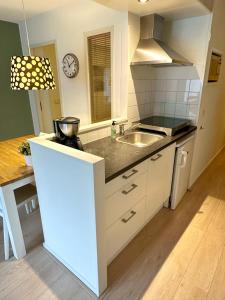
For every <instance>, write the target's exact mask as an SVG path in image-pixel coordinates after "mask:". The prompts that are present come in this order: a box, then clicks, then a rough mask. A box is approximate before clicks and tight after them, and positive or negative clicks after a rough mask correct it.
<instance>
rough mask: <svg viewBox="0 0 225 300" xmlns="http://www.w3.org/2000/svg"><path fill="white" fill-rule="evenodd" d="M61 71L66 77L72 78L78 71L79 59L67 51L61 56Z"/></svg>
mask: <svg viewBox="0 0 225 300" xmlns="http://www.w3.org/2000/svg"><path fill="white" fill-rule="evenodd" d="M62 63H63V72H64V74H65V75H66V77H68V78H74V77H76V76H77V75H78V73H79V60H78V58H77V57H76V55H75V54H73V53H67V54H66V55H65V56H64V57H63V61H62Z"/></svg>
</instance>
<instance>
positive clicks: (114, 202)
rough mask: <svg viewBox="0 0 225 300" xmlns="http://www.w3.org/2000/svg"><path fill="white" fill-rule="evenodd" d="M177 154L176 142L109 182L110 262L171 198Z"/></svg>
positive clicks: (106, 217)
mask: <svg viewBox="0 0 225 300" xmlns="http://www.w3.org/2000/svg"><path fill="white" fill-rule="evenodd" d="M174 155H175V144H172V145H171V146H169V147H167V148H165V149H163V150H162V151H160V152H159V153H157V154H156V155H154V156H152V157H151V158H149V159H146V160H145V161H144V162H142V163H141V164H139V165H137V166H136V167H135V168H132V169H131V170H129V171H128V172H126V173H124V174H123V175H121V176H120V177H117V178H115V179H114V180H112V181H110V182H109V183H108V184H106V212H105V228H106V240H107V241H106V253H107V261H108V263H110V262H111V261H112V260H113V259H114V258H115V256H116V255H118V254H119V252H120V251H121V250H122V249H123V248H124V247H125V246H126V245H127V244H128V243H129V241H130V240H131V239H132V238H133V237H134V236H135V235H136V234H137V233H138V232H139V231H140V230H141V229H142V227H143V226H144V225H145V224H146V223H147V222H148V221H149V220H150V219H151V218H152V217H153V216H154V215H155V214H156V213H157V212H158V210H159V209H160V208H161V207H163V204H164V203H165V202H166V201H167V200H168V198H169V196H170V191H171V184H172V175H173V165H174Z"/></svg>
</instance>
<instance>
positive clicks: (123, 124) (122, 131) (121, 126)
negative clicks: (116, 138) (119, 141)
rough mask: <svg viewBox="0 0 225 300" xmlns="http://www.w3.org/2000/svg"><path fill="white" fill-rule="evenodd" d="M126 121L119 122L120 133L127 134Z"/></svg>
mask: <svg viewBox="0 0 225 300" xmlns="http://www.w3.org/2000/svg"><path fill="white" fill-rule="evenodd" d="M124 126H125V123H122V124H119V135H124V134H125V128H124Z"/></svg>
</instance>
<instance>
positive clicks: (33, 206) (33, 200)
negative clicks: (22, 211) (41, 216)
mask: <svg viewBox="0 0 225 300" xmlns="http://www.w3.org/2000/svg"><path fill="white" fill-rule="evenodd" d="M36 201H37V200H36V198H34V199H32V200H31V205H32V209H36V207H37V205H36V203H37V202H36Z"/></svg>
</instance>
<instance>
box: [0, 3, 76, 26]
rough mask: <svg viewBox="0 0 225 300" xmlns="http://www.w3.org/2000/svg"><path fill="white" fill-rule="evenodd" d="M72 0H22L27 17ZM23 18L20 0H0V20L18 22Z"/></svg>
mask: <svg viewBox="0 0 225 300" xmlns="http://www.w3.org/2000/svg"><path fill="white" fill-rule="evenodd" d="M71 2H74V0H40V1H37V0H24V5H25V10H26V14H27V16H28V17H31V16H34V15H37V14H41V13H44V12H47V11H49V10H52V9H55V8H57V7H60V6H64V5H66V4H68V3H71ZM22 19H23V11H22V0H5V1H3V0H0V20H4V21H11V22H18V21H20V20H22Z"/></svg>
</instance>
